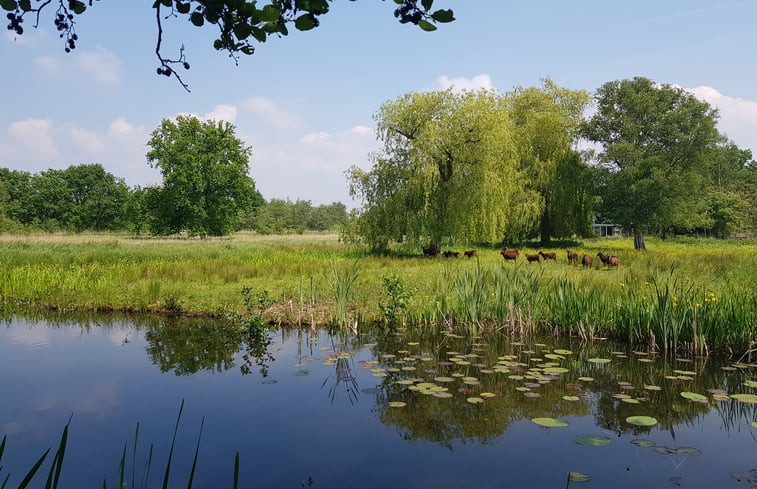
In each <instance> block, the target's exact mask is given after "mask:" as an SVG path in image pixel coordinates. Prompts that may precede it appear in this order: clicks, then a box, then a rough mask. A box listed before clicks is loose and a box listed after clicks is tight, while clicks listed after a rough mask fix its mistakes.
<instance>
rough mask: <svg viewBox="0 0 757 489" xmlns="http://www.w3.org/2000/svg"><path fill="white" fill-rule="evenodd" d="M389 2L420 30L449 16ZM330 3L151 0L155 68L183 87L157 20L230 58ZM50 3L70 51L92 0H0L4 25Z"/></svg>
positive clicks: (420, 2)
mask: <svg viewBox="0 0 757 489" xmlns="http://www.w3.org/2000/svg"><path fill="white" fill-rule="evenodd" d="M353 1H355V0H353ZM393 1H394V4H395V9H394V16H395V17H396V18H397V19H398V20H399V22H401V23H403V24H406V23H410V24H414V25H417V26H418V27H420V28H421V29H423V30H424V31H433V30H436V28H437V27H436V24H439V23H446V22H452V21H453V20H455V18H454V14H453V12H452V10H450V9H432V7H433V3H434V0H393ZM331 2H333V0H261V1H257V0H251V1H245V0H155V1H154V3H153V4H152V8H153V9H155V22H156V30H157V34H156V46H155V54H156V56H157V57H158V62H159V66H158V68H157V73H158V75H165V76H168V77H170V76H174V77H176V79H177V80H178V81H179V83H181V84H182V86H183V87H184V88H185V89H187V90H189V87H188V86H187V84H186V83H184V82H183V81H182V79H181V76H180V75H179V73H178V71H177V70H178V69H183V70H188V69H189V68H190V65H189V62H188V61H187V58H186V56H185V53H184V47H183V46H182V47H181V49H180V50H179V56H178V57H177V58H175V59H174V58H170V57H167V56H164V54H163V46H162V35H163V21H164V20H165V19H167V18H169V17H177V18H184V19H186V20H188V21H189V22H190V23H191V24H192V25H194V26H196V27H203V26H209V25H210V26H214V27H213V28H217V29H218V37H217V38H216V39H215V40H214V41H213V48H215V49H216V50H218V51H226V52H228V53H229V55H230V56H231V57H232V58H233V59H234V60H235V62H236V61H237V60H238V56H239V54H246V55H251V54H253V53H254V52H255V44H256V43H264V42H266V40H268V39H269V38H270V37H272V36H276V37H280V36H286V35H287V34H288V33H289V29H290V27H294V28H295V29H297V30H299V31H309V30H311V29H315V28H316V27H318V26H319V25H320V17H321V16H322V15H325V14H327V13H328V12H329V9H330V4H331ZM50 4H53V6H55V5H57V10H56V11H55V14H54V19H53V24H54V25H55V28H56V30H57V31H58V33H59V35H60V37H61V38H62V39H63V40H64V49H65V51H66V52H70V51H71V50H73V49H75V48H76V43H77V41H78V40H79V35H78V34H77V33H76V25H77V23H78V22H79V18H80V16H81V15H82V14H84V13H85V12H86V11H87V8H88V7H92V5H93V0H88V1H81V0H57V1H56V2H53V1H52V0H35V1H34V2H32V0H0V7H1V8H2V9H4V10H6V11H7V12H8V13H7V14H6V18H7V19H8V29H9V30H11V31H13V32H14V33H15V34H16V35H18V36H21V35H23V33H24V21H25V20H26V19H27V16H29V17H32V18H33V19H34V24H33V26H34V27H37V26H38V25H39V23H40V17H41V15H42V13H43V10H44V9H45V8H47V7H48V6H50ZM140 8H141V6H140Z"/></svg>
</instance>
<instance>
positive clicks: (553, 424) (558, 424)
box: [531, 418, 568, 428]
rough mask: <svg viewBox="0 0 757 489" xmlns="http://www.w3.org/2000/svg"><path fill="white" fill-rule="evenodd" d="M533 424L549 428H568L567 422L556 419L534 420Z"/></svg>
mask: <svg viewBox="0 0 757 489" xmlns="http://www.w3.org/2000/svg"><path fill="white" fill-rule="evenodd" d="M531 422H532V423H536V424H538V425H539V426H544V427H547V428H564V427H566V426H568V423H567V422H566V421H562V420H559V419H555V418H533V419H532V420H531Z"/></svg>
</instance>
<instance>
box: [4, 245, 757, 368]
mask: <svg viewBox="0 0 757 489" xmlns="http://www.w3.org/2000/svg"><path fill="white" fill-rule="evenodd" d="M647 244H648V248H649V251H648V252H646V253H638V252H634V251H633V249H632V242H631V240H612V239H604V240H590V241H586V242H585V243H584V244H583V246H580V247H574V251H576V252H577V253H579V255H580V254H583V253H587V254H589V255H592V256H594V255H596V253H597V251H605V252H611V253H614V254H616V255H618V256H619V257H620V259H621V266H620V268H619V269H608V268H606V267H603V266H599V264H596V265H595V267H594V268H593V269H584V268H583V267H580V266H575V265H569V264H567V263H566V261H565V259H564V254H563V253H560V254H559V261H558V262H557V263H555V262H549V263H542V264H541V265H539V264H526V263H525V262H523V261H518V262H517V263H512V262H508V263H505V262H503V260H502V257H501V256H500V255H499V253H498V248H496V247H491V248H479V249H478V257H477V259H476V260H475V261H471V260H466V259H458V260H455V259H444V258H441V257H439V258H436V259H431V258H425V257H422V256H421V253H420V248H418V249H417V250H416V254H415V255H413V250H414V248H412V247H410V245H403V248H402V249H401V250H399V251H398V252H397V253H395V254H392V253H389V254H388V255H381V256H378V255H371V254H370V253H368V251H367V250H365V249H363V248H356V247H351V246H347V245H344V244H342V243H340V242H338V240H337V238H336V237H335V236H308V235H305V236H295V237H292V236H286V237H275V236H266V237H255V236H252V235H244V236H241V237H240V236H236V237H233V238H226V239H218V240H186V239H180V240H168V239H155V240H152V239H130V238H128V237H125V236H94V237H93V236H89V237H81V236H54V237H53V238H49V237H37V236H21V237H9V236H0V302H3V303H5V304H6V305H7V304H23V305H27V306H32V307H43V308H52V309H57V310H64V311H91V310H103V311H111V310H119V311H138V312H158V313H173V314H177V313H179V314H187V315H208V316H219V317H230V316H235V315H244V314H245V305H244V304H243V302H242V300H241V299H240V295H239V291H240V290H242V288H243V287H250V288H251V289H253V290H267V291H269V292H270V299H271V300H272V301H273V304H272V305H271V306H270V307H268V308H267V310H266V311H263V314H264V317H265V318H266V319H267V320H269V321H275V322H281V323H288V324H293V325H303V324H307V325H310V326H313V325H315V324H316V323H333V324H336V325H340V326H342V327H344V326H347V325H350V326H353V325H354V323H355V321H356V320H359V321H383V320H385V314H384V312H382V310H381V309H379V307H378V305H379V304H380V303H381V302H382V301H383V300H385V298H386V297H387V288H386V286H385V284H384V282H383V281H382V277H387V276H395V277H398V278H399V279H401V281H402V284H403V286H404V287H405V289H406V291H407V292H408V296H407V297H405V298H404V299H403V311H402V316H403V319H402V321H403V322H404V323H406V324H407V326H409V327H423V328H440V327H441V328H457V329H460V330H462V331H466V332H470V333H478V332H482V331H485V330H487V329H500V330H507V331H510V332H513V333H518V334H529V333H532V332H534V331H535V330H537V329H538V330H543V331H549V332H553V333H556V334H561V335H571V334H573V335H579V336H582V337H585V338H587V339H589V338H592V337H596V336H616V337H621V338H624V339H626V340H627V341H630V342H650V343H653V344H655V345H657V346H658V347H659V348H661V349H668V350H671V349H676V348H679V347H685V348H687V349H689V350H696V351H698V352H700V353H701V352H706V351H710V350H713V349H719V348H732V349H734V350H742V351H743V350H744V349H746V348H749V346H750V345H751V344H752V341H755V340H757V334H755V333H756V332H757V331H756V330H757V325H756V322H757V320H756V319H755V316H756V315H757V312H756V310H757V293H756V292H755V290H757V242H755V241H751V242H746V243H744V242H726V241H716V240H700V241H693V242H692V241H691V240H683V241H680V240H672V241H665V242H663V241H660V240H656V239H653V238H651V239H650V240H648V243H647ZM521 251H523V252H525V251H528V252H536V251H537V250H535V249H522V250H521ZM671 270H673V273H672V274H671ZM358 278H359V279H358ZM697 304H699V305H697Z"/></svg>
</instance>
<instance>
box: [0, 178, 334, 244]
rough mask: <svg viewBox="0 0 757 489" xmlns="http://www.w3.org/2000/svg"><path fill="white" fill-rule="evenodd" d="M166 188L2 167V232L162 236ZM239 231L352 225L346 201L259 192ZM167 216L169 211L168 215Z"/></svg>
mask: <svg viewBox="0 0 757 489" xmlns="http://www.w3.org/2000/svg"><path fill="white" fill-rule="evenodd" d="M159 191H160V187H157V186H155V187H152V186H151V187H145V188H140V187H133V188H132V187H129V186H128V185H127V184H126V183H125V182H124V180H123V179H122V178H119V177H116V176H114V175H113V174H111V173H109V172H107V171H105V169H104V168H103V167H102V165H100V164H82V165H72V166H69V167H68V168H66V169H64V170H55V169H50V170H46V171H42V172H39V173H29V172H26V171H19V170H10V169H7V168H0V232H8V231H33V230H40V231H48V232H53V231H73V232H81V231H128V232H133V233H137V234H140V233H149V232H156V231H159V230H160V229H161V228H160V226H159V225H156V223H157V220H158V216H159V215H160V214H161V211H162V210H161V209H160V207H161V205H163V202H162V201H161V200H160V199H157V198H155V196H156V195H157V194H158V192H159ZM255 194H256V195H255V198H254V199H253V203H252V204H253V205H252V206H251V208H250V210H248V211H245V212H243V213H241V214H240V215H239V216H238V219H237V222H236V225H235V228H236V229H238V230H243V229H245V230H246V229H249V230H256V231H258V232H260V233H287V232H299V233H301V232H304V231H327V230H337V229H338V228H339V226H340V225H342V224H344V223H345V222H347V219H348V215H347V208H346V206H345V205H344V204H342V203H341V202H333V203H331V204H328V205H319V206H315V207H314V206H313V205H312V204H311V202H310V201H307V200H299V199H298V200H296V201H294V202H292V201H290V200H281V199H271V200H270V201H266V200H265V199H264V198H263V196H262V195H261V194H260V193H259V192H257V191H256V192H255ZM163 213H164V212H163Z"/></svg>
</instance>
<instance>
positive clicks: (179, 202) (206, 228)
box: [147, 116, 255, 236]
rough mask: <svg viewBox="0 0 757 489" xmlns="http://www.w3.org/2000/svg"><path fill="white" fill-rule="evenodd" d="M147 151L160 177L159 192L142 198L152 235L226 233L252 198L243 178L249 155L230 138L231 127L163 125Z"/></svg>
mask: <svg viewBox="0 0 757 489" xmlns="http://www.w3.org/2000/svg"><path fill="white" fill-rule="evenodd" d="M148 145H149V146H150V148H151V149H150V151H149V152H148V153H147V159H148V160H149V162H150V164H151V165H152V166H154V167H155V168H158V169H159V170H160V171H161V173H162V174H163V186H162V187H161V188H159V189H156V190H155V191H154V192H150V193H148V196H149V197H148V199H147V203H148V207H149V209H150V211H151V214H152V216H153V221H152V222H151V223H150V224H151V226H152V231H153V232H155V233H156V234H175V233H179V232H181V231H186V232H188V233H189V234H190V235H196V236H205V235H211V236H221V235H225V234H229V233H231V232H232V231H233V230H234V229H235V227H236V224H237V219H238V216H239V215H240V213H241V212H243V211H246V210H249V209H250V208H251V204H252V201H253V198H254V195H255V182H253V180H252V178H250V177H249V176H248V172H249V156H250V154H251V149H250V148H248V147H245V146H244V145H243V144H242V142H241V141H240V140H239V139H238V138H237V137H236V136H235V135H234V126H233V125H231V124H229V123H226V122H219V123H216V122H213V121H206V122H200V121H199V120H198V119H197V118H195V117H187V116H178V117H177V118H176V122H174V121H172V120H168V119H164V120H163V122H162V123H161V125H160V127H159V128H158V129H156V130H155V131H153V133H152V137H151V138H150V141H149V142H148Z"/></svg>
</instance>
